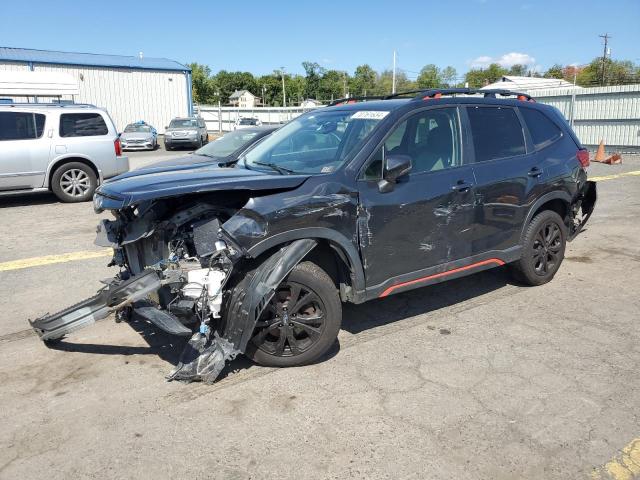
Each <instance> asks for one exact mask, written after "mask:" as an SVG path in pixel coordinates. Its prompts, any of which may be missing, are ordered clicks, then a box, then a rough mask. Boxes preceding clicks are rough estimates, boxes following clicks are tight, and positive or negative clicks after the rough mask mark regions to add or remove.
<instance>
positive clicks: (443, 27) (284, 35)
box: [0, 0, 640, 77]
mask: <svg viewBox="0 0 640 480" xmlns="http://www.w3.org/2000/svg"><path fill="white" fill-rule="evenodd" d="M89 6H91V8H90V7H89ZM605 32H609V33H610V34H611V35H612V36H613V38H612V39H611V41H610V47H611V53H612V57H613V58H616V59H628V60H632V61H634V62H636V63H640V1H639V0H608V1H587V0H584V1H574V0H568V1H567V0H555V1H551V0H518V1H506V0H459V1H453V0H452V1H448V2H447V1H427V0H423V1H396V2H389V1H379V0H369V1H361V2H355V1H349V0H344V1H339V2H338V1H330V0H324V1H315V2H304V1H288V2H285V1H278V0H272V1H270V2H264V1H261V2H259V1H253V0H247V1H245V2H238V1H235V2H214V1H210V0H209V1H189V0H185V1H182V2H177V1H176V0H172V1H165V0H157V1H154V2H146V1H128V2H122V1H119V0H111V1H110V2H108V3H106V2H105V3H102V2H82V3H81V2H77V1H76V2H71V1H67V0H56V1H55V2H53V1H51V0H29V1H27V2H24V1H23V2H18V1H15V0H7V1H4V2H3V5H2V27H1V28H0V46H8V47H25V48H38V49H45V50H63V51H76V52H90V53H110V54H121V55H137V54H138V52H140V51H142V52H144V55H145V56H147V57H166V58H171V59H173V60H177V61H180V62H183V63H186V62H191V61H197V62H199V63H203V64H206V65H209V66H210V67H211V69H212V70H213V71H214V72H215V71H217V70H220V69H226V70H246V71H251V72H253V73H256V74H263V73H268V72H271V71H272V70H273V69H276V68H279V67H281V66H284V67H286V69H287V71H290V72H295V73H302V67H301V62H302V61H304V60H312V61H317V62H318V63H320V64H321V65H322V66H324V67H325V68H335V69H338V70H347V71H349V72H352V71H353V70H354V68H355V67H356V66H357V65H359V64H362V63H368V64H370V65H371V66H373V67H374V68H376V69H378V70H381V69H384V68H390V67H391V62H392V52H393V50H394V49H395V50H397V53H398V67H399V68H402V69H404V70H405V71H406V72H407V74H408V76H409V77H412V76H415V75H416V73H415V72H417V71H418V70H420V68H421V67H422V66H423V65H425V64H428V63H434V64H436V65H438V66H441V67H444V66H446V65H452V66H454V67H455V68H456V69H457V70H458V74H459V75H462V74H464V72H465V71H467V70H468V69H469V68H470V67H471V66H482V65H484V64H486V63H488V62H490V61H492V60H496V61H499V62H501V63H502V64H503V65H505V66H509V65H510V64H512V63H514V62H526V63H529V64H531V65H536V66H537V68H539V69H542V70H544V69H545V68H547V67H548V66H550V65H552V64H554V63H562V64H572V63H577V64H582V63H586V62H588V61H590V60H591V59H592V58H593V57H595V56H597V55H601V54H602V40H601V39H600V38H599V37H598V34H601V33H605Z"/></svg>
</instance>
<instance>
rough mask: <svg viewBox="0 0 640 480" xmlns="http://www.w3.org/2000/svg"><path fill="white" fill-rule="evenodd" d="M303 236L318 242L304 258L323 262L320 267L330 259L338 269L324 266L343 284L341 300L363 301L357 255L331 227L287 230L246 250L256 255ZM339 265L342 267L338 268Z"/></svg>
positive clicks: (254, 256)
mask: <svg viewBox="0 0 640 480" xmlns="http://www.w3.org/2000/svg"><path fill="white" fill-rule="evenodd" d="M305 238H310V239H314V240H317V241H318V245H317V246H316V247H315V248H314V249H313V250H312V251H311V252H309V254H308V255H307V257H306V258H309V259H311V260H314V259H315V260H318V261H319V262H320V263H324V265H319V266H320V267H323V269H325V267H328V265H329V264H330V262H331V261H335V262H336V263H335V264H334V265H335V266H336V268H337V269H338V270H337V271H333V272H332V271H331V268H328V271H327V273H328V274H329V276H330V277H332V279H333V280H334V281H335V282H336V285H337V286H338V287H340V285H341V284H344V287H342V288H340V295H341V297H342V298H343V300H349V301H352V302H354V303H360V302H361V301H363V300H364V291H365V277H364V269H363V268H362V262H361V260H360V255H359V253H358V250H357V249H356V248H355V247H354V245H353V243H352V242H351V241H349V240H348V239H347V238H346V237H345V236H343V235H342V234H340V233H339V232H336V231H335V230H331V229H327V228H321V227H310V228H302V229H297V230H290V231H288V232H283V233H279V234H277V235H274V236H272V237H269V238H267V239H265V240H262V241H261V242H259V243H257V244H256V245H254V246H252V247H251V248H249V249H248V251H247V253H248V254H249V256H251V257H252V258H256V257H258V256H260V255H262V254H263V253H265V252H267V251H269V250H272V249H274V248H277V247H281V246H283V245H285V244H287V243H290V242H292V241H294V240H301V239H305ZM341 266H342V268H344V270H343V271H342V272H341V271H340V268H341ZM326 270H327V269H326ZM343 273H346V275H343ZM361 297H362V298H361Z"/></svg>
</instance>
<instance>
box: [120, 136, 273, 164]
mask: <svg viewBox="0 0 640 480" xmlns="http://www.w3.org/2000/svg"><path fill="white" fill-rule="evenodd" d="M276 128H277V127H275V126H260V127H252V128H247V129H245V130H241V131H237V132H229V133H226V134H224V135H223V136H222V137H219V138H217V139H215V140H213V141H212V142H210V143H208V144H206V145H204V146H203V147H200V148H199V149H198V150H196V151H195V152H193V153H191V154H189V155H185V156H184V157H178V158H172V159H169V160H163V161H160V162H155V163H152V164H151V165H148V166H145V167H142V168H139V169H136V170H133V171H132V174H133V175H146V174H148V173H151V172H155V171H163V172H165V171H167V169H168V168H175V169H176V170H182V169H185V168H211V167H230V166H233V165H234V164H235V163H236V162H237V161H238V158H239V157H240V155H241V154H243V153H244V152H246V151H247V150H248V149H249V148H251V147H252V146H253V145H255V144H256V143H257V142H259V141H261V140H262V139H263V138H264V137H266V136H267V135H269V134H270V133H271V132H273V131H274V130H275V129H276Z"/></svg>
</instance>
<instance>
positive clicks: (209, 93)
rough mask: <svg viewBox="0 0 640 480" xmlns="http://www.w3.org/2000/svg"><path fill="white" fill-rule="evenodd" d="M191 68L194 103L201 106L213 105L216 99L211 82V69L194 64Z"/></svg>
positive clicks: (191, 64)
mask: <svg viewBox="0 0 640 480" xmlns="http://www.w3.org/2000/svg"><path fill="white" fill-rule="evenodd" d="M189 68H191V90H192V95H193V101H194V102H195V103H198V104H200V105H203V104H205V103H212V102H213V97H214V90H213V81H212V80H211V69H210V68H209V67H207V66H206V65H200V64H199V63H196V62H193V63H190V64H189Z"/></svg>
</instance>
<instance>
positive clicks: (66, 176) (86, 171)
mask: <svg viewBox="0 0 640 480" xmlns="http://www.w3.org/2000/svg"><path fill="white" fill-rule="evenodd" d="M97 186H98V179H97V178H96V174H95V172H94V171H93V169H92V168H91V167H89V166H87V165H85V164H84V163H80V162H70V163H65V164H64V165H62V166H60V167H58V169H57V170H56V171H55V172H54V173H53V176H52V177H51V190H52V191H53V193H54V194H55V196H56V197H58V198H59V199H60V200H61V201H63V202H66V203H75V202H87V201H89V200H91V199H92V198H93V192H95V190H96V188H97Z"/></svg>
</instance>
